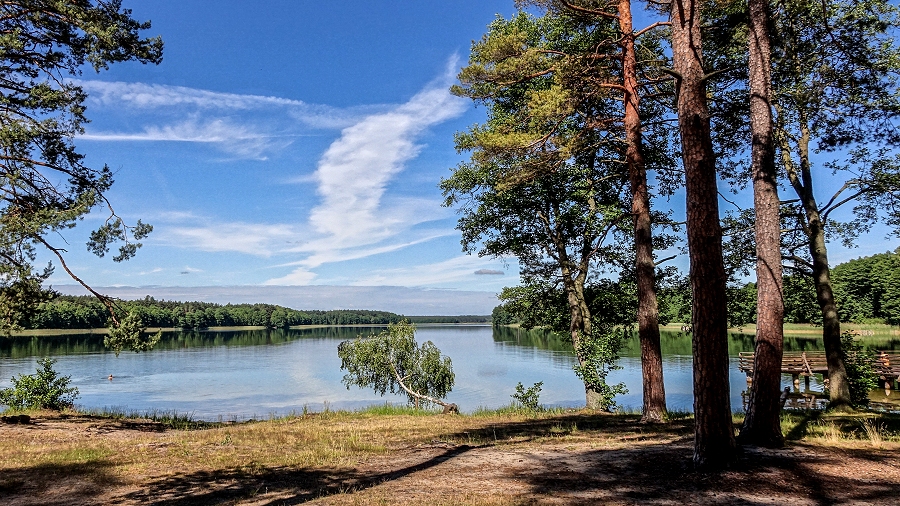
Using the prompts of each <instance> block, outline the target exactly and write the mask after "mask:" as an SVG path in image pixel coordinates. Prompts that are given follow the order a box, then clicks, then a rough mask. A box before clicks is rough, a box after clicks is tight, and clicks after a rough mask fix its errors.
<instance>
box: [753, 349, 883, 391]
mask: <svg viewBox="0 0 900 506" xmlns="http://www.w3.org/2000/svg"><path fill="white" fill-rule="evenodd" d="M753 358H754V353H753V352H752V351H742V352H740V353H739V354H738V369H739V370H740V371H741V372H743V373H745V374H746V375H747V382H748V383H749V382H750V381H751V379H752V377H753ZM872 365H873V367H874V368H875V372H876V373H877V374H878V379H879V382H880V383H883V384H884V388H885V390H888V391H890V390H891V389H892V388H893V385H894V384H898V385H900V353H897V352H894V351H886V350H885V351H877V352H875V357H874V359H873V361H872ZM781 373H782V374H790V375H791V376H793V378H794V387H795V388H799V387H800V376H803V377H804V378H805V379H806V387H807V389H809V378H810V377H811V376H813V375H816V374H821V375H822V378H823V379H824V380H825V381H826V384H827V381H828V362H827V360H826V359H825V352H824V351H786V352H784V356H783V357H782V360H781Z"/></svg>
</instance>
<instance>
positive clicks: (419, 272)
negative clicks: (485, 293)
mask: <svg viewBox="0 0 900 506" xmlns="http://www.w3.org/2000/svg"><path fill="white" fill-rule="evenodd" d="M498 263H499V261H498V260H494V259H488V258H480V257H475V256H471V255H460V256H458V257H455V258H451V259H449V260H444V261H442V262H434V263H429V264H423V265H411V266H408V267H400V268H391V269H379V270H375V271H373V272H371V273H370V274H369V275H368V276H365V277H363V278H360V279H358V280H357V281H355V282H354V283H353V284H354V285H359V286H368V285H385V284H397V285H403V286H435V285H444V284H448V283H455V282H460V281H469V286H472V287H473V288H477V283H478V282H479V280H478V279H476V278H478V277H483V276H478V272H479V271H482V272H483V271H491V272H493V273H499V274H503V271H502V270H499V269H497V267H496V266H497V264H498ZM476 269H477V270H476ZM473 271H474V272H473Z"/></svg>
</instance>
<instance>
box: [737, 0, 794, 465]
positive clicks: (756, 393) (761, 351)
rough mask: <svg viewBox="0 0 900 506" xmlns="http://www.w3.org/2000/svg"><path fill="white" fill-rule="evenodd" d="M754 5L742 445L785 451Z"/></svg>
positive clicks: (763, 7) (763, 75) (777, 293)
mask: <svg viewBox="0 0 900 506" xmlns="http://www.w3.org/2000/svg"><path fill="white" fill-rule="evenodd" d="M749 6H750V41H749V42H750V51H749V63H750V130H751V132H752V135H753V145H752V153H751V158H752V169H753V204H754V208H755V211H756V227H755V229H756V280H757V317H756V347H755V349H756V353H755V356H754V364H753V381H752V383H751V385H750V402H749V406H748V409H747V416H746V417H745V418H744V425H743V427H742V428H741V434H740V438H739V440H740V442H741V443H745V444H752V445H758V446H765V447H775V448H780V447H782V446H784V436H783V435H782V433H781V417H780V415H781V402H780V397H781V359H782V355H783V349H784V299H783V296H782V293H783V282H782V272H781V222H780V212H779V207H780V206H779V199H778V182H777V177H778V174H777V171H776V169H775V145H774V137H773V121H772V108H771V103H770V99H771V96H772V81H771V65H772V63H771V52H770V45H769V30H768V23H769V12H768V2H767V0H749Z"/></svg>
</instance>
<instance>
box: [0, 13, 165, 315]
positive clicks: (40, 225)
mask: <svg viewBox="0 0 900 506" xmlns="http://www.w3.org/2000/svg"><path fill="white" fill-rule="evenodd" d="M149 28H150V23H149V22H139V21H136V20H134V19H132V17H131V11H129V10H128V9H123V8H122V6H121V1H119V0H14V1H9V2H3V4H2V5H0V103H2V109H0V193H2V202H0V328H2V329H4V330H7V331H8V330H10V329H15V328H18V327H19V326H20V325H21V322H22V321H23V320H25V319H27V317H28V315H29V314H30V313H31V312H33V310H34V308H35V307H36V306H37V303H38V302H40V301H42V300H45V299H46V298H47V294H46V293H45V292H44V291H43V289H42V287H41V283H42V282H43V281H44V280H46V279H47V278H48V277H49V275H50V274H51V272H52V267H51V266H49V265H48V266H47V267H46V268H44V269H40V268H36V266H34V265H33V264H34V261H35V258H36V247H40V248H46V249H47V250H49V251H50V252H52V253H53V254H54V255H55V256H56V257H57V259H58V261H59V263H60V265H61V266H62V267H63V269H65V271H66V272H67V273H68V274H69V275H70V276H72V278H73V279H75V280H76V281H78V282H79V283H81V284H82V285H84V286H85V287H87V288H90V287H89V286H88V285H87V284H86V283H85V282H84V281H82V280H81V279H80V278H79V277H78V276H77V275H76V274H75V273H74V272H72V271H71V270H70V269H69V268H68V266H67V265H66V263H65V258H64V253H65V252H66V250H65V249H64V248H63V247H61V246H58V245H55V244H54V242H53V241H52V240H51V239H49V235H50V233H52V232H57V231H60V230H64V229H67V228H71V227H73V226H74V225H75V224H76V223H77V221H78V220H79V219H81V218H83V217H84V216H85V215H86V214H88V213H89V212H91V211H92V210H96V209H105V210H106V212H107V213H108V214H107V217H106V220H105V221H104V223H103V224H102V225H101V226H100V227H99V228H98V229H97V230H95V231H94V232H93V233H92V234H91V237H90V241H89V242H88V245H87V246H88V250H90V251H91V252H93V253H94V254H96V255H98V256H101V257H102V256H104V255H105V254H106V253H108V252H109V249H110V247H111V246H112V245H113V244H114V243H120V245H119V248H118V253H117V254H116V255H115V256H114V257H113V260H114V261H117V262H119V261H122V260H126V259H128V258H130V257H131V256H133V255H134V254H135V252H136V250H137V248H139V247H140V243H139V242H136V241H139V240H140V239H142V238H144V237H145V236H146V235H147V234H148V233H149V232H150V231H151V227H150V226H149V225H147V224H144V223H142V222H141V221H138V222H137V223H135V224H133V225H128V224H126V223H125V222H124V221H123V220H122V219H121V218H120V217H119V215H118V214H117V213H116V211H115V210H114V209H113V207H112V205H111V203H110V202H109V200H108V199H107V198H106V192H107V191H108V190H109V188H110V186H111V185H112V183H113V172H112V171H111V170H110V169H109V167H107V166H103V167H99V168H98V167H90V166H87V165H86V164H85V163H84V155H83V154H81V153H80V152H78V150H77V149H76V146H75V143H74V138H75V137H77V136H78V135H79V134H81V133H83V132H84V124H85V123H87V122H88V119H87V116H86V114H85V113H86V107H85V100H86V98H87V95H86V94H85V92H84V90H83V88H82V87H81V86H80V84H79V81H78V79H77V78H78V76H80V75H81V74H82V72H83V71H84V70H85V69H87V68H91V69H93V70H94V71H96V72H99V71H101V70H104V69H107V68H108V66H109V65H110V64H112V63H117V62H124V61H138V62H141V63H159V62H160V61H161V59H162V48H163V44H162V40H161V39H160V38H159V37H145V36H143V35H142V32H144V31H146V30H148V29H149ZM96 295H98V296H99V295H100V294H96ZM101 299H102V300H104V301H105V303H106V304H107V306H108V308H109V310H110V311H111V312H112V315H113V319H114V320H117V316H116V313H115V311H114V305H113V303H112V301H111V300H110V299H107V298H103V297H102V296H101Z"/></svg>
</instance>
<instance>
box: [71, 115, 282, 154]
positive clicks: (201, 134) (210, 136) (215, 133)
mask: <svg viewBox="0 0 900 506" xmlns="http://www.w3.org/2000/svg"><path fill="white" fill-rule="evenodd" d="M81 138H82V139H87V140H95V141H131V142H147V141H151V142H198V143H205V144H215V145H217V147H218V148H219V149H221V150H223V151H225V152H227V153H230V154H233V155H236V156H239V157H241V158H254V159H265V156H264V153H266V152H268V151H271V150H274V149H280V148H283V147H286V146H287V145H288V144H290V143H291V140H290V139H286V138H284V137H279V136H275V135H269V134H265V133H263V132H260V131H254V130H253V129H251V128H248V126H247V125H237V124H234V123H232V122H231V121H229V120H225V119H212V120H206V121H196V120H187V121H183V122H180V123H176V124H171V125H165V126H147V127H144V130H143V131H142V132H137V133H118V132H89V133H86V134H84V135H82V136H81Z"/></svg>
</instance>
